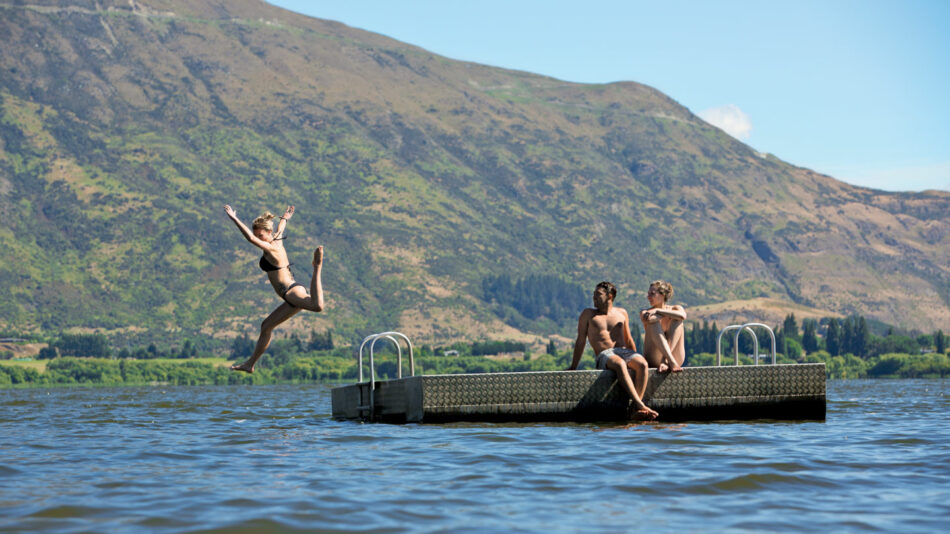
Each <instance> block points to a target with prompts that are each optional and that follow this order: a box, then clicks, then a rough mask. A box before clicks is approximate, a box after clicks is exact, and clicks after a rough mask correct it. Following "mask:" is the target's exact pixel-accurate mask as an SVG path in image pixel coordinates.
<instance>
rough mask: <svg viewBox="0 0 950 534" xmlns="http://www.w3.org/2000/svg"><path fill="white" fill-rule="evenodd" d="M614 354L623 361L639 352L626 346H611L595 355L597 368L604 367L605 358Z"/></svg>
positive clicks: (627, 360)
mask: <svg viewBox="0 0 950 534" xmlns="http://www.w3.org/2000/svg"><path fill="white" fill-rule="evenodd" d="M614 355H616V356H620V357H621V358H623V361H625V362H629V361H630V360H632V359H633V357H634V356H639V355H640V353H639V352H637V351H635V350H631V349H628V348H626V347H611V348H609V349H607V350H605V351H604V352H601V353H600V354H598V355H597V368H598V369H606V368H607V360H609V359H610V357H611V356H614Z"/></svg>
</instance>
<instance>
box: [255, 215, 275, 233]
mask: <svg viewBox="0 0 950 534" xmlns="http://www.w3.org/2000/svg"><path fill="white" fill-rule="evenodd" d="M251 228H252V229H254V230H257V229H258V228H263V229H265V230H267V231H268V232H273V231H274V214H273V213H271V212H269V211H267V212H264V215H261V216H260V217H258V218H256V219H254V223H253V224H252V225H251Z"/></svg>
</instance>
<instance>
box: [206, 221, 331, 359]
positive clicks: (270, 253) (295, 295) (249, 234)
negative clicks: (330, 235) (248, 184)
mask: <svg viewBox="0 0 950 534" xmlns="http://www.w3.org/2000/svg"><path fill="white" fill-rule="evenodd" d="M224 211H225V212H226V213H227V214H228V217H230V218H231V220H232V221H234V224H235V225H237V227H238V229H239V230H240V231H241V233H242V234H244V238H245V239H247V240H248V241H249V242H250V243H251V244H252V245H254V246H255V247H257V248H259V249H261V250H262V251H264V254H263V255H262V256H261V261H260V262H259V263H258V265H259V266H260V268H261V270H262V271H264V272H265V273H267V278H268V279H269V280H270V283H271V285H272V286H274V291H276V292H277V294H278V295H279V296H280V298H282V299H284V303H283V304H281V305H280V306H278V307H277V309H276V310H274V311H272V312H271V314H270V315H268V316H267V318H266V319H264V322H263V323H261V335H260V337H259V338H257V345H255V347H254V354H252V355H251V357H250V358H248V360H247V361H246V362H244V363H242V364H240V365H232V366H231V370H232V371H243V372H245V373H253V372H254V364H256V363H257V360H259V359H260V357H261V356H262V355H263V354H264V351H265V350H266V349H267V346H268V345H270V340H271V337H273V332H274V329H275V328H277V326H278V325H279V324H281V323H283V322H284V321H286V320H287V319H290V318H291V317H293V316H294V315H297V312H299V311H300V310H310V311H312V312H321V311H323V285H322V284H321V282H320V271H322V270H323V247H322V246H320V247H317V250H315V251H313V278H312V279H311V280H310V292H309V293H307V288H306V287H304V285H303V284H300V283H297V282H296V281H295V280H294V275H293V273H292V272H290V265H291V264H290V261H289V260H288V259H287V251H286V250H284V241H283V240H284V230H285V229H286V228H287V221H289V220H290V218H291V217H293V215H294V207H293V206H288V207H287V211H285V212H284V214H283V215H281V216H280V222H279V223H278V224H277V229H276V230H274V216H273V215H272V214H271V213H269V212H268V213H265V214H264V215H261V216H260V217H258V218H256V219H254V223H253V224H252V227H253V230H252V229H248V227H247V226H245V225H244V223H243V222H241V220H240V219H238V217H237V213H235V211H234V208H232V207H231V206H227V205H225V206H224Z"/></svg>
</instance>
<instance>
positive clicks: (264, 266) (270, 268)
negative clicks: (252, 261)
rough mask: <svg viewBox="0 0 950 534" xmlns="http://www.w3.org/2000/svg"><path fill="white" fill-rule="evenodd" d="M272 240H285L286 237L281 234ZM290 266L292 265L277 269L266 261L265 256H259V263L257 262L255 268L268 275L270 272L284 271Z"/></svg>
mask: <svg viewBox="0 0 950 534" xmlns="http://www.w3.org/2000/svg"><path fill="white" fill-rule="evenodd" d="M274 239H287V236H285V235H283V234H281V235H280V237H275V238H274ZM291 265H293V263H288V264H287V265H285V266H284V267H278V266H276V265H274V264H273V263H271V262H270V261H269V260H268V259H267V256H266V255H263V256H261V261H259V262H257V266H258V267H260V268H261V270H262V271H264V272H265V273H269V272H271V271H279V270H281V269H286V268H287V267H290V266H291Z"/></svg>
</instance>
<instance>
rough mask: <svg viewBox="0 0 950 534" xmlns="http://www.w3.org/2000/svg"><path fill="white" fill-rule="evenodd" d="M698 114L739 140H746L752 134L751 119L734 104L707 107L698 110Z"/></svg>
mask: <svg viewBox="0 0 950 534" xmlns="http://www.w3.org/2000/svg"><path fill="white" fill-rule="evenodd" d="M698 115H699V116H700V117H701V118H702V119H703V120H704V121H706V122H708V123H709V124H712V125H713V126H715V127H717V128H719V129H720V130H722V131H724V132H726V133H727V134H729V135H731V136H733V137H735V138H736V139H738V140H740V141H745V140H747V139H748V138H749V136H750V135H751V134H752V120H751V119H749V116H748V115H746V114H745V112H744V111H742V110H741V109H739V106H736V105H735V104H728V105H725V106H719V107H718V108H709V109H706V110H703V111H700V112H699V113H698Z"/></svg>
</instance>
